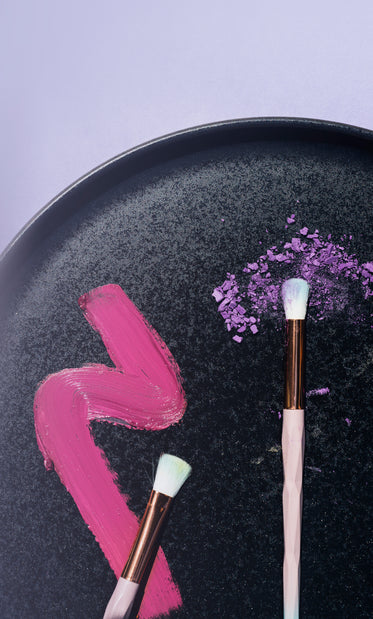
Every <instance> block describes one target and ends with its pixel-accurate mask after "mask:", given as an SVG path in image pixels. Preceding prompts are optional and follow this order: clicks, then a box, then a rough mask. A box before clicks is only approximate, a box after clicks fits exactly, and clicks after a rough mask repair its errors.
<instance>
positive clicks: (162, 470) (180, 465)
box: [153, 454, 192, 497]
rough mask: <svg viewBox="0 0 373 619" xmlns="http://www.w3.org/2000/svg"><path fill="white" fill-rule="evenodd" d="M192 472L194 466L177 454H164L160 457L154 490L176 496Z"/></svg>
mask: <svg viewBox="0 0 373 619" xmlns="http://www.w3.org/2000/svg"><path fill="white" fill-rule="evenodd" d="M191 472H192V467H191V466H190V465H189V464H188V463H187V462H185V460H182V459H181V458H178V457H177V456H171V455H170V454H162V455H161V457H160V458H159V462H158V468H157V472H156V474H155V481H154V485H153V490H156V491H157V492H162V494H166V495H167V496H170V497H174V496H175V495H176V494H177V493H178V492H179V490H180V488H181V486H182V485H183V483H184V482H185V481H186V480H187V479H188V477H189V475H190V474H191Z"/></svg>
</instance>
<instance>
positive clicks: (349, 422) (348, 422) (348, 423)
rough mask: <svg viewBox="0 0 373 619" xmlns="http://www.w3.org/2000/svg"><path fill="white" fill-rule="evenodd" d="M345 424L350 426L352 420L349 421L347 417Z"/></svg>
mask: <svg viewBox="0 0 373 619" xmlns="http://www.w3.org/2000/svg"><path fill="white" fill-rule="evenodd" d="M345 422H346V423H347V425H348V426H350V425H351V419H349V418H348V417H346V419H345Z"/></svg>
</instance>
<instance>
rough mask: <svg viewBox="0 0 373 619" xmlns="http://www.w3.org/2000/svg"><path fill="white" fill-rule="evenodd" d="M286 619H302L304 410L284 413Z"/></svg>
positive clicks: (283, 497) (284, 569) (284, 579)
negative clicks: (300, 594)
mask: <svg viewBox="0 0 373 619" xmlns="http://www.w3.org/2000/svg"><path fill="white" fill-rule="evenodd" d="M282 458H283V465H284V489H283V494H282V506H283V518H284V566H283V586H284V619H298V618H299V584H300V541H301V528H302V502H303V490H302V483H303V460H304V410H287V409H285V410H284V411H283V422H282Z"/></svg>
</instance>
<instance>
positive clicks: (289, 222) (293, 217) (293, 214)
mask: <svg viewBox="0 0 373 619" xmlns="http://www.w3.org/2000/svg"><path fill="white" fill-rule="evenodd" d="M286 221H287V222H288V224H293V223H294V222H295V213H292V214H291V215H290V217H288V218H287V219H286Z"/></svg>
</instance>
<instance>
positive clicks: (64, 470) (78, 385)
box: [34, 284, 186, 619]
mask: <svg viewBox="0 0 373 619" xmlns="http://www.w3.org/2000/svg"><path fill="white" fill-rule="evenodd" d="M79 305H80V307H81V308H82V310H83V312H84V315H85V317H86V319H87V320H88V321H89V323H90V324H91V325H92V327H93V328H94V329H95V330H96V331H98V332H99V334H100V335H101V338H102V340H103V342H104V344H105V346H106V348H107V351H108V353H109V355H110V357H111V359H112V361H113V362H114V364H115V366H116V367H115V368H109V367H106V366H105V365H99V364H92V365H88V366H85V367H82V368H76V369H66V370H63V371H62V372H59V373H57V374H52V375H50V376H48V377H47V378H46V379H45V380H44V382H42V383H41V385H40V387H39V389H38V391H37V393H36V396H35V403H34V414H35V427H36V436H37V441H38V445H39V448H40V450H41V452H42V454H43V456H44V462H45V466H46V468H47V469H52V468H54V469H55V470H56V472H57V473H58V475H59V477H60V479H61V481H62V483H63V484H64V485H65V486H66V488H67V490H68V491H69V492H70V493H71V495H72V496H73V498H74V501H75V503H76V504H77V506H78V508H79V510H80V513H81V515H82V516H83V518H84V520H85V521H86V523H87V524H88V526H89V528H90V530H91V531H92V533H93V534H94V535H95V537H96V539H97V541H98V543H99V544H100V546H101V548H102V550H103V552H104V553H105V556H106V557H107V559H108V561H109V563H110V565H111V567H112V569H113V570H114V572H115V574H116V576H119V575H120V573H121V571H122V569H123V566H124V563H125V561H126V559H127V556H128V554H129V551H130V548H131V545H132V542H133V539H134V537H135V535H136V532H137V528H138V519H137V517H136V516H135V515H134V514H133V513H132V512H131V511H130V509H129V507H128V505H127V502H126V497H125V496H124V495H123V494H121V493H120V491H119V489H118V487H117V485H116V483H115V481H116V476H115V474H114V473H113V472H111V471H110V470H109V467H108V463H107V461H105V456H104V454H103V452H102V451H101V450H100V449H99V448H98V447H97V446H96V445H95V443H94V440H93V437H92V434H91V431H90V422H91V421H92V420H94V419H95V420H106V421H113V422H114V423H121V424H124V425H125V426H127V427H129V428H136V429H141V430H142V429H147V430H161V429H163V428H167V427H168V426H170V425H171V424H174V423H176V422H178V421H179V420H180V419H181V417H182V416H183V414H184V411H185V407H186V401H185V396H184V391H183V389H182V386H181V377H180V372H179V368H178V366H177V365H176V362H175V361H174V359H173V357H172V355H171V353H170V352H169V350H168V349H167V347H166V345H165V344H164V342H163V341H162V339H161V338H160V336H159V335H158V334H157V333H156V332H155V331H154V329H153V328H152V327H151V326H150V325H149V324H148V323H147V322H146V320H145V319H144V317H143V316H142V314H141V313H140V312H139V311H138V310H137V308H136V307H135V306H134V305H133V303H132V302H131V301H130V300H129V299H128V297H127V296H126V294H125V293H124V292H123V290H122V289H121V288H120V286H117V285H114V284H109V285H106V286H103V287H101V288H97V289H95V290H92V291H91V292H89V293H87V294H85V295H83V296H82V297H81V298H80V299H79ZM124 449H125V446H124ZM135 470H136V463H134V470H133V471H131V472H128V474H129V475H130V474H131V475H133V474H135ZM150 490H151V489H149V492H150ZM106 601H107V600H105V602H106ZM180 605H181V595H180V592H179V589H178V587H177V585H176V584H175V583H174V582H173V580H172V576H171V573H170V569H169V567H168V564H167V561H166V558H165V556H164V553H163V551H162V549H159V552H158V554H157V557H156V560H155V563H154V566H153V569H152V572H151V575H150V578H149V581H148V584H147V587H146V590H145V594H144V599H143V601H142V605H141V609H140V615H139V616H140V617H142V618H143V619H147V618H150V617H156V616H159V615H161V614H164V613H168V612H169V611H170V610H171V609H173V608H178V607H179V606H180Z"/></svg>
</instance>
